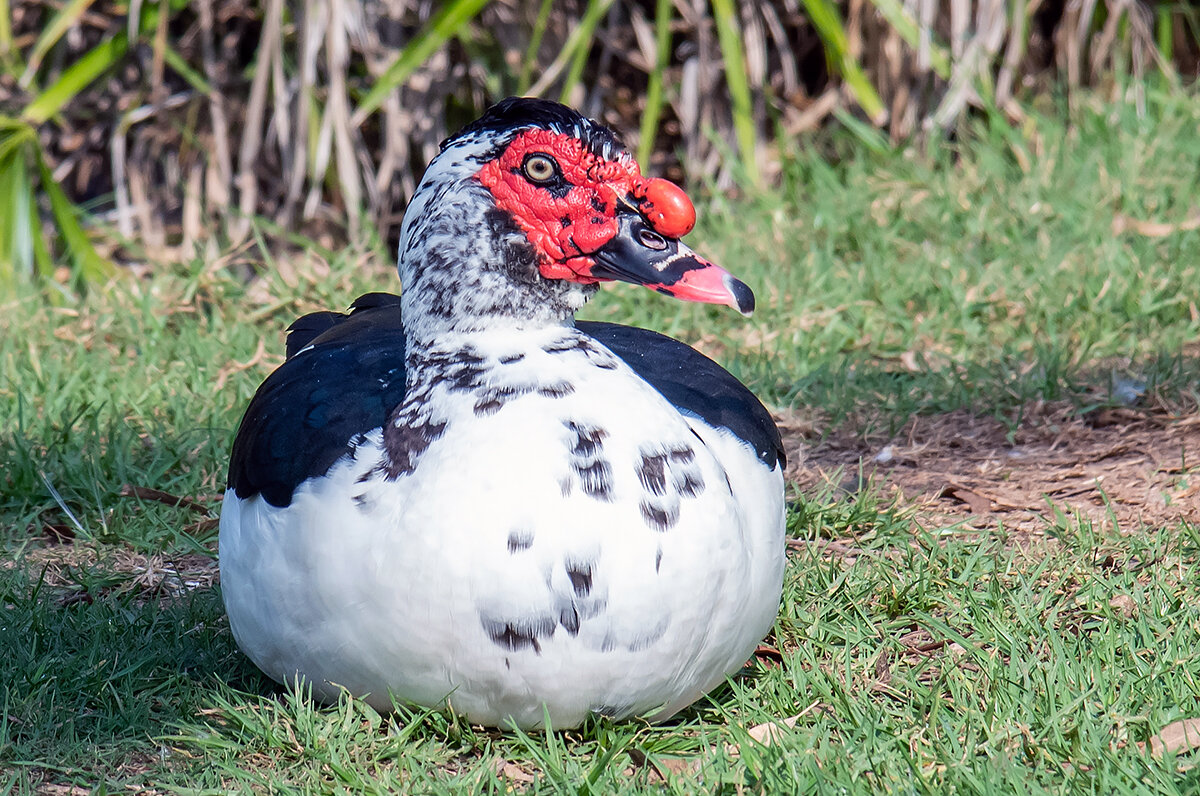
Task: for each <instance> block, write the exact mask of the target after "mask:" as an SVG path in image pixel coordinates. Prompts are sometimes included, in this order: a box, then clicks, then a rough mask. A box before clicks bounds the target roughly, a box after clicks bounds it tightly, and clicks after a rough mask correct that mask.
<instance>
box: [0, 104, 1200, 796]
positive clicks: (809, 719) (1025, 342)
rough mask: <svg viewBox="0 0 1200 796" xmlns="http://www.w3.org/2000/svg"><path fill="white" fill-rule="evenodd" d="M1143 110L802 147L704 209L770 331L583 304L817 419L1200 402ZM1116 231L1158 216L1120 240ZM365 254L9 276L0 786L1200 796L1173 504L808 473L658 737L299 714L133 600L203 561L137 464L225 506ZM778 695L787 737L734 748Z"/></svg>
mask: <svg viewBox="0 0 1200 796" xmlns="http://www.w3.org/2000/svg"><path fill="white" fill-rule="evenodd" d="M1151 99H1152V101H1151V113H1150V116H1149V117H1147V118H1144V119H1139V118H1138V117H1137V116H1136V115H1135V114H1134V113H1133V112H1132V111H1131V110H1130V109H1128V108H1124V107H1099V106H1097V107H1093V108H1090V109H1085V110H1084V111H1083V112H1082V113H1081V114H1080V115H1079V117H1078V118H1077V119H1076V122H1075V123H1074V124H1073V125H1072V126H1070V127H1065V126H1063V125H1062V124H1061V123H1060V122H1056V121H1054V120H1053V119H1052V118H1050V117H1037V118H1035V119H1034V120H1033V121H1031V122H1030V123H1029V125H1028V127H1027V129H1025V130H1024V131H1022V132H1021V133H1020V134H1017V133H1012V132H1011V131H1008V130H1003V129H988V128H979V129H973V130H968V131H964V133H963V134H962V135H961V136H960V138H959V140H958V141H957V142H956V143H954V144H953V145H942V146H939V147H935V148H933V149H931V150H930V151H927V152H916V151H910V150H904V151H897V152H885V153H870V152H863V151H859V150H856V149H854V148H852V147H851V146H850V145H849V144H847V143H846V142H845V141H843V140H841V139H832V140H829V141H820V142H816V143H815V144H814V145H813V148H812V150H801V149H797V150H796V151H795V152H793V153H791V154H790V155H788V157H787V159H786V161H787V162H786V167H785V172H784V185H785V187H784V188H783V189H782V190H780V191H777V192H774V193H767V194H756V195H753V196H750V197H746V198H743V199H741V200H738V201H725V200H711V201H710V202H709V203H708V207H707V211H706V212H704V213H703V222H702V226H701V229H700V230H699V231H698V234H697V236H696V237H697V240H698V242H697V245H698V247H699V248H700V249H701V250H702V251H704V252H705V253H706V254H709V255H711V256H712V257H713V259H716V260H718V261H719V262H722V263H723V264H725V265H727V266H728V267H729V268H730V269H731V270H733V271H734V272H736V273H738V274H739V275H740V276H742V277H743V278H745V279H746V280H747V281H748V282H749V283H750V284H752V285H753V286H755V288H756V290H757V292H758V295H759V305H760V312H759V313H758V315H756V317H755V319H754V320H752V321H750V322H745V321H743V320H741V319H740V318H737V317H736V316H734V315H733V314H732V313H730V312H728V311H723V310H720V309H714V308H709V307H699V306H695V305H683V304H676V303H671V302H669V301H668V300H666V299H664V298H662V297H659V296H655V295H653V294H650V293H649V292H648V291H644V290H642V291H638V290H634V289H626V288H624V287H621V286H616V287H614V288H612V289H611V290H608V291H606V293H605V295H604V297H603V298H602V299H601V300H600V301H598V302H597V303H596V304H595V305H594V306H592V307H590V308H589V309H588V312H587V314H588V315H589V316H590V317H594V318H613V319H620V320H622V321H625V322H632V323H637V324H640V325H647V326H653V327H655V328H659V329H662V330H664V331H667V332H669V333H672V334H675V335H676V336H680V337H683V338H685V339H688V340H690V341H693V342H698V343H699V344H700V345H701V346H702V347H704V348H705V349H706V350H708V351H710V352H712V353H714V354H717V355H718V356H719V357H720V358H721V359H722V361H724V362H727V363H729V365H730V367H731V368H732V369H733V370H734V371H735V372H736V373H738V375H740V376H741V377H742V378H743V379H745V380H746V381H747V382H748V383H750V384H751V385H752V386H754V387H755V389H757V390H758V391H759V392H760V394H762V395H764V396H765V397H767V398H768V399H769V400H770V401H772V402H774V403H775V404H777V405H784V404H790V405H794V406H797V407H800V408H801V409H802V411H804V412H807V413H813V414H816V415H819V416H821V417H822V418H823V420H822V423H823V424H825V425H826V426H830V425H832V424H843V425H847V426H852V427H856V428H859V427H865V426H866V425H880V424H882V425H885V426H889V425H896V424H899V423H902V422H903V420H904V418H905V417H907V416H908V414H909V413H911V412H941V411H945V410H949V409H955V408H963V407H966V408H969V409H971V410H973V411H976V412H982V413H989V414H996V415H997V416H1000V417H1004V418H1007V419H1009V420H1010V421H1011V422H1013V423H1016V422H1018V420H1019V418H1020V416H1021V412H1022V409H1023V407H1025V406H1027V405H1028V404H1029V403H1030V402H1036V401H1038V400H1058V399H1063V398H1066V399H1069V400H1072V401H1075V402H1076V403H1077V405H1078V406H1079V407H1080V408H1081V409H1087V408H1088V407H1091V406H1094V405H1096V404H1103V403H1108V402H1121V400H1122V399H1121V396H1120V394H1119V392H1115V391H1114V390H1113V385H1114V384H1118V383H1122V382H1121V380H1128V379H1136V380H1140V381H1143V382H1145V383H1146V384H1147V387H1146V392H1145V394H1144V395H1143V396H1142V398H1141V399H1140V400H1141V404H1139V405H1142V406H1147V407H1151V408H1158V409H1161V408H1163V407H1166V408H1167V409H1172V410H1177V411H1194V408H1195V406H1196V403H1197V398H1198V397H1200V396H1198V393H1200V365H1198V364H1197V359H1196V350H1195V347H1194V346H1195V343H1196V341H1197V340H1200V313H1198V312H1197V310H1196V307H1197V305H1200V273H1198V271H1200V265H1198V263H1200V258H1198V257H1197V252H1198V251H1200V231H1197V230H1194V229H1187V228H1186V227H1187V226H1188V225H1187V224H1185V223H1183V222H1186V221H1187V220H1188V218H1190V217H1191V214H1193V213H1194V209H1193V206H1194V202H1195V198H1194V186H1195V184H1197V181H1198V177H1200V174H1198V172H1200V165H1197V164H1200V151H1197V150H1200V143H1198V142H1197V139H1196V136H1195V134H1194V131H1195V130H1196V125H1197V123H1198V122H1200V104H1198V103H1197V102H1196V101H1195V100H1188V101H1182V100H1177V99H1169V98H1165V97H1152V98H1151ZM831 154H832V155H836V160H832V159H830V160H827V157H828V156H829V155H831ZM829 162H836V164H837V165H829ZM1114 218H1123V219H1127V220H1132V221H1138V222H1147V221H1154V222H1160V223H1165V224H1171V225H1176V226H1175V227H1174V228H1173V229H1171V230H1169V231H1168V234H1163V235H1158V236H1156V235H1155V234H1145V233H1147V232H1149V233H1156V232H1159V231H1161V230H1156V229H1154V228H1150V227H1144V226H1143V227H1141V228H1140V231H1139V230H1138V229H1130V230H1129V231H1125V232H1122V233H1120V234H1114V232H1113V219H1114ZM1181 224H1182V226H1179V225H1181ZM378 249H379V247H368V248H367V249H366V250H364V251H348V252H344V253H340V254H338V255H337V256H336V257H333V258H331V259H330V260H329V261H328V262H313V261H312V260H310V259H306V258H305V257H303V256H301V255H299V254H297V255H296V256H295V257H293V258H282V257H281V258H280V260H279V261H278V262H275V263H271V264H270V265H269V267H268V268H266V269H265V270H264V272H263V273H262V274H261V277H260V278H259V279H258V280H256V281H254V282H252V283H250V284H246V283H245V282H244V281H243V280H242V279H241V278H240V272H238V269H237V268H230V267H227V266H228V263H225V262H218V263H210V264H196V265H195V266H194V267H189V268H179V269H176V270H175V271H172V272H163V273H160V274H158V275H156V276H155V277H153V278H151V279H148V280H146V281H142V282H138V283H132V282H130V283H124V284H120V285H117V286H114V287H113V288H112V289H110V290H108V291H106V292H104V293H96V294H93V295H91V296H89V297H88V298H86V299H85V300H82V301H81V302H79V303H78V304H75V305H72V306H55V305H53V304H48V303H46V302H44V301H43V300H42V299H41V298H40V297H38V296H36V295H32V294H24V295H20V296H18V298H17V299H16V300H14V301H13V302H12V303H11V304H9V305H8V306H5V307H4V308H3V309H4V315H3V317H4V318H5V319H6V320H5V321H4V324H5V328H4V329H3V333H2V334H0V542H2V543H3V544H4V546H5V549H6V550H8V551H9V556H8V558H9V560H11V562H12V563H11V565H7V566H5V567H4V568H0V605H2V606H3V613H2V614H0V617H2V621H0V650H4V654H3V655H0V789H12V790H14V791H16V792H19V793H27V792H34V791H36V790H37V788H38V787H39V784H44V783H57V784H60V785H78V786H82V787H85V788H88V789H92V788H97V789H99V788H103V789H106V790H110V791H111V790H115V789H127V788H132V789H137V788H148V787H156V788H159V789H162V790H167V791H172V792H174V791H178V792H185V793H209V792H215V791H221V792H227V791H230V790H259V791H271V792H280V793H290V792H309V791H318V792H332V791H345V792H362V793H372V792H388V791H400V792H416V793H425V792H437V793H442V792H445V793H456V792H464V793H465V792H469V793H478V792H509V791H510V790H517V791H530V792H560V791H568V792H573V793H640V792H648V791H655V792H658V791H666V792H676V793H693V792H699V791H703V792H721V793H725V792H729V793H735V792H741V791H744V790H751V791H757V792H770V793H775V792H797V793H799V792H834V791H840V792H846V793H868V792H880V791H893V792H903V793H947V792H962V793H1011V792H1014V791H1020V792H1030V793H1043V792H1044V793H1062V792H1068V793H1075V792H1078V793H1106V794H1108V793H1188V792H1197V791H1198V790H1200V776H1198V775H1197V773H1196V772H1197V771H1198V769H1195V768H1194V767H1193V765H1194V756H1195V753H1185V754H1183V755H1182V756H1180V757H1178V758H1176V757H1174V756H1172V755H1171V754H1168V755H1166V756H1165V757H1162V758H1157V757H1153V756H1151V755H1150V754H1149V753H1148V752H1146V751H1143V749H1142V747H1141V746H1140V745H1139V744H1144V743H1145V742H1147V741H1148V740H1149V739H1150V738H1151V737H1152V736H1154V735H1155V734H1156V733H1157V732H1158V731H1159V730H1160V729H1161V728H1163V727H1164V726H1166V725H1168V724H1169V723H1171V722H1173V721H1175V720H1178V719H1182V718H1188V717H1191V716H1196V715H1198V711H1200V706H1198V704H1197V701H1198V698H1200V609H1198V608H1197V606H1200V572H1198V571H1197V568H1198V564H1197V562H1200V528H1197V527H1195V526H1192V525H1188V524H1187V523H1177V524H1174V525H1171V526H1168V527H1142V526H1139V527H1121V528H1114V527H1112V526H1111V524H1106V525H1104V526H1100V525H1094V524H1092V523H1091V522H1089V521H1088V520H1086V519H1085V518H1082V517H1079V516H1073V515H1071V514H1069V513H1064V512H1055V511H1048V512H1047V519H1046V527H1045V528H1044V529H1043V532H1042V533H1040V534H1034V535H1028V534H1015V533H1012V532H1009V531H1007V530H1006V529H1004V528H1002V527H1001V528H997V529H993V530H989V531H973V530H967V529H965V528H964V527H959V526H949V527H942V526H939V525H933V524H929V523H927V522H926V521H923V520H921V519H919V518H918V517H915V516H913V515H911V514H909V513H906V512H904V511H901V510H899V509H897V508H896V507H895V506H892V505H889V504H887V503H882V502H880V499H879V498H878V496H877V495H876V494H875V493H874V492H872V490H870V489H864V490H861V491H859V492H856V493H854V494H852V495H843V494H840V493H829V494H807V495H797V496H796V499H795V502H794V504H793V507H792V513H791V515H790V520H789V522H790V528H791V535H792V537H793V547H794V550H793V551H792V554H791V566H790V567H789V570H788V576H787V582H786V585H785V594H784V600H783V607H782V610H781V613H780V617H779V621H778V623H777V625H776V628H775V633H774V637H773V642H772V643H773V644H774V645H775V646H776V647H777V648H778V649H779V650H780V652H781V659H780V660H779V661H772V660H771V659H763V660H760V661H758V662H757V663H756V664H755V665H754V666H752V667H751V668H749V669H748V670H747V671H746V672H745V673H743V675H741V676H738V677H735V678H732V679H731V681H730V682H729V683H728V684H727V685H725V686H723V687H721V688H719V689H717V690H716V691H714V692H713V693H712V694H710V695H709V696H708V697H707V698H705V699H704V700H701V702H699V703H697V704H696V705H695V706H693V707H692V708H690V709H688V710H687V711H685V712H684V713H683V714H682V715H681V716H680V717H679V718H678V719H677V720H675V721H673V722H672V723H670V724H668V725H666V726H656V727H651V726H646V725H643V724H639V723H636V722H627V723H623V724H616V725H614V724H612V723H609V722H606V721H602V720H597V721H594V722H592V723H590V724H588V725H587V726H585V727H583V728H582V729H580V730H576V731H571V732H563V733H552V734H548V735H546V734H540V733H536V734H522V733H499V732H493V731H487V730H482V729H480V728H476V727H472V726H470V725H469V724H467V723H465V722H464V721H462V720H461V719H459V718H457V717H455V716H451V715H447V714H445V713H441V712H425V711H414V710H407V709H402V710H400V711H398V712H397V713H395V714H393V715H391V716H386V717H381V716H379V715H378V714H376V713H375V712H374V711H372V710H371V709H370V708H369V707H367V706H365V705H363V704H361V703H358V702H354V701H353V700H348V699H347V700H344V701H343V702H342V703H341V704H339V705H337V706H334V707H328V708H319V707H314V706H313V705H312V704H311V702H310V701H308V700H307V699H306V698H305V697H304V695H303V693H297V692H296V691H295V689H286V688H280V687H277V686H274V685H273V684H271V683H269V682H267V681H265V680H264V679H263V678H262V677H261V676H260V675H259V674H258V673H257V672H256V671H255V670H254V668H253V666H251V665H250V664H249V663H248V662H247V661H246V660H245V659H244V658H243V657H242V656H241V655H240V654H239V653H238V652H237V651H236V649H235V647H234V645H233V642H232V639H231V637H230V634H229V631H228V625H227V624H226V622H225V620H224V616H223V611H222V609H221V604H220V598H219V593H218V591H217V590H216V589H214V588H206V587H201V588H192V589H171V588H164V587H161V585H159V586H154V587H150V586H148V585H147V581H146V579H145V578H144V577H143V575H144V572H143V570H144V568H143V570H139V569H138V568H137V567H132V566H130V565H129V563H128V562H129V561H130V560H131V559H134V558H137V557H138V556H141V557H142V558H137V560H139V561H145V560H146V558H145V557H147V556H149V557H157V559H156V560H162V559H164V558H165V559H168V560H174V559H180V560H182V559H183V558H184V557H188V560H192V561H196V560H199V561H202V560H203V558H201V556H204V555H210V554H211V551H212V549H213V548H214V547H215V530H214V529H213V528H212V527H211V523H206V522H204V521H203V520H204V519H205V518H206V515H204V514H203V513H202V512H197V511H194V510H190V509H187V508H185V507H175V506H170V505H165V504H163V503H160V502H156V501H152V500H146V499H139V498H134V497H126V496H123V494H122V487H123V485H125V484H132V485H134V486H143V487H155V488H157V489H161V490H164V491H167V492H170V493H173V494H177V495H186V496H189V497H192V498H195V499H197V500H199V501H200V502H201V503H202V504H203V505H204V506H207V507H209V508H210V509H212V515H213V516H215V510H216V505H217V504H216V502H215V498H216V496H217V495H219V494H220V492H221V491H222V489H223V478H224V472H223V471H224V466H225V457H226V456H227V452H228V445H229V442H230V440H231V438H232V434H233V429H234V428H235V426H236V423H237V421H238V419H239V416H240V413H241V411H242V409H243V408H244V406H245V404H246V402H247V400H248V399H249V397H250V395H251V394H252V392H253V390H254V388H255V387H256V386H257V384H258V383H259V382H260V381H261V379H262V378H263V377H264V376H265V374H266V373H267V372H269V370H270V369H271V367H273V366H274V364H275V363H277V362H278V361H279V356H278V352H279V351H280V350H281V348H282V346H281V337H280V334H279V332H280V330H281V329H282V328H283V327H284V326H286V324H287V323H289V322H290V320H291V319H292V317H294V315H295V314H297V313H298V312H301V311H305V310H308V309H312V308H316V307H340V306H345V305H346V304H347V303H348V302H349V300H350V299H351V298H353V297H354V296H355V295H357V293H358V292H362V291H365V290H369V289H378V288H380V287H381V286H382V287H387V286H389V285H391V284H392V282H391V281H390V280H391V279H392V278H393V277H392V276H391V275H390V274H391V270H390V266H388V265H386V261H387V259H388V255H386V254H383V253H381V252H380V251H379V250H378ZM1181 477H1187V478H1195V477H1196V475H1195V473H1194V472H1190V471H1189V472H1183V473H1182V474H1181ZM47 528H50V529H52V530H51V531H50V532H47V530H46V529H47ZM48 533H49V535H48ZM56 539H57V540H59V543H57V544H53V543H52V542H53V541H54V540H56ZM62 540H65V541H62ZM830 540H837V542H838V545H837V546H836V547H831V546H830V545H829V542H830ZM796 715H799V718H797V719H796V721H795V726H794V727H793V728H791V729H787V730H783V731H781V732H780V733H779V735H778V736H777V737H776V739H775V742H774V743H772V744H770V745H761V744H758V743H756V742H754V741H751V740H749V739H748V737H747V732H748V730H749V729H750V728H751V727H754V726H756V725H760V724H763V723H765V722H769V721H778V720H781V719H783V718H785V717H790V716H796Z"/></svg>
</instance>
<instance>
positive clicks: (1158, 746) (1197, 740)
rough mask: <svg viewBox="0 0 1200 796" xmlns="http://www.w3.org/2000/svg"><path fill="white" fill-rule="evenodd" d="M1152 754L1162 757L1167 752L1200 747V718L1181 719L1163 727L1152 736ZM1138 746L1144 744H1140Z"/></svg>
mask: <svg viewBox="0 0 1200 796" xmlns="http://www.w3.org/2000/svg"><path fill="white" fill-rule="evenodd" d="M1149 745H1150V754H1152V755H1154V756H1155V757H1162V756H1163V755H1164V754H1166V753H1167V752H1175V753H1176V754H1178V753H1179V752H1190V751H1192V750H1193V749H1200V718H1197V719H1180V720H1179V721H1173V722H1171V723H1170V724H1168V725H1167V726H1166V727H1163V728H1162V729H1161V730H1160V731H1159V733H1158V735H1153V736H1151V737H1150V741H1149ZM1138 746H1142V748H1145V747H1144V745H1142V744H1138Z"/></svg>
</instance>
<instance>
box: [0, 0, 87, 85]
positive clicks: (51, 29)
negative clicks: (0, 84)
mask: <svg viewBox="0 0 1200 796" xmlns="http://www.w3.org/2000/svg"><path fill="white" fill-rule="evenodd" d="M93 2H95V0H71V1H70V2H69V3H67V4H66V5H65V6H63V7H62V9H61V10H59V12H58V13H57V14H55V15H54V16H53V17H52V18H51V20H50V22H49V23H48V24H47V25H46V27H45V28H44V29H43V30H42V35H40V36H38V38H37V41H36V42H34V45H33V49H32V50H30V51H29V55H28V56H26V60H27V63H26V66H25V73H24V74H22V75H21V80H20V85H21V88H29V86H31V85H32V84H33V76H34V75H36V74H37V70H38V67H40V66H41V65H42V59H43V58H45V57H46V53H48V52H50V48H51V47H53V46H54V45H55V44H56V43H58V40H59V39H61V38H62V36H63V34H64V33H66V32H67V31H68V30H70V29H71V27H72V26H74V25H76V24H78V23H79V18H80V17H82V16H83V13H84V12H85V11H87V10H88V6H90V5H91V4H92V3H93ZM6 22H7V20H6Z"/></svg>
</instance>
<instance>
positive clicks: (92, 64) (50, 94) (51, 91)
mask: <svg viewBox="0 0 1200 796" xmlns="http://www.w3.org/2000/svg"><path fill="white" fill-rule="evenodd" d="M128 42H129V39H128V37H127V36H126V35H125V32H124V31H122V32H120V33H118V34H117V35H116V36H113V37H112V38H111V39H105V40H104V41H102V42H100V43H99V44H97V45H96V46H95V47H93V48H92V49H91V50H88V52H87V53H85V54H84V55H83V57H82V58H80V59H79V60H78V61H76V62H75V63H74V64H72V65H71V66H70V67H68V68H67V69H66V70H65V71H64V72H63V73H62V76H61V77H59V78H58V80H57V81H56V82H55V83H54V85H52V86H50V87H49V88H47V89H46V90H45V91H43V92H42V93H41V94H39V95H38V96H37V97H35V98H34V99H33V101H32V102H30V103H29V104H28V105H26V106H25V110H23V111H22V112H21V118H22V119H25V120H26V121H28V122H30V123H32V124H35V125H36V124H41V123H42V122H44V121H46V120H47V119H49V118H50V117H51V116H53V115H54V114H56V113H58V110H59V108H61V107H62V106H64V105H66V104H67V103H68V102H70V101H71V100H73V99H74V98H75V96H76V95H77V94H79V92H80V91H82V90H83V89H84V88H86V87H87V86H88V85H89V84H90V83H91V82H92V81H93V80H95V79H96V78H98V77H100V75H102V74H104V73H105V72H107V71H108V70H109V69H111V68H112V67H114V66H115V65H116V64H117V62H118V61H119V60H121V58H122V57H123V56H124V55H125V52H126V51H127V50H128V49H129V47H128Z"/></svg>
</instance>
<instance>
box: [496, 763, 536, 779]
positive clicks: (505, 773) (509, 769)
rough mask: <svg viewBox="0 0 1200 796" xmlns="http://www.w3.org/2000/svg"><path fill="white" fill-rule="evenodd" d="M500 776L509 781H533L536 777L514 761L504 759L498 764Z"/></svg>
mask: <svg viewBox="0 0 1200 796" xmlns="http://www.w3.org/2000/svg"><path fill="white" fill-rule="evenodd" d="M499 773H500V776H502V777H504V778H505V779H507V780H508V781H509V782H533V781H534V780H535V779H537V777H535V776H534V775H533V774H530V773H529V772H528V771H526V770H525V769H523V768H521V767H520V766H518V765H517V764H516V763H510V762H509V761H507V760H505V761H504V763H503V764H502V765H501V766H500V772H499Z"/></svg>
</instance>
